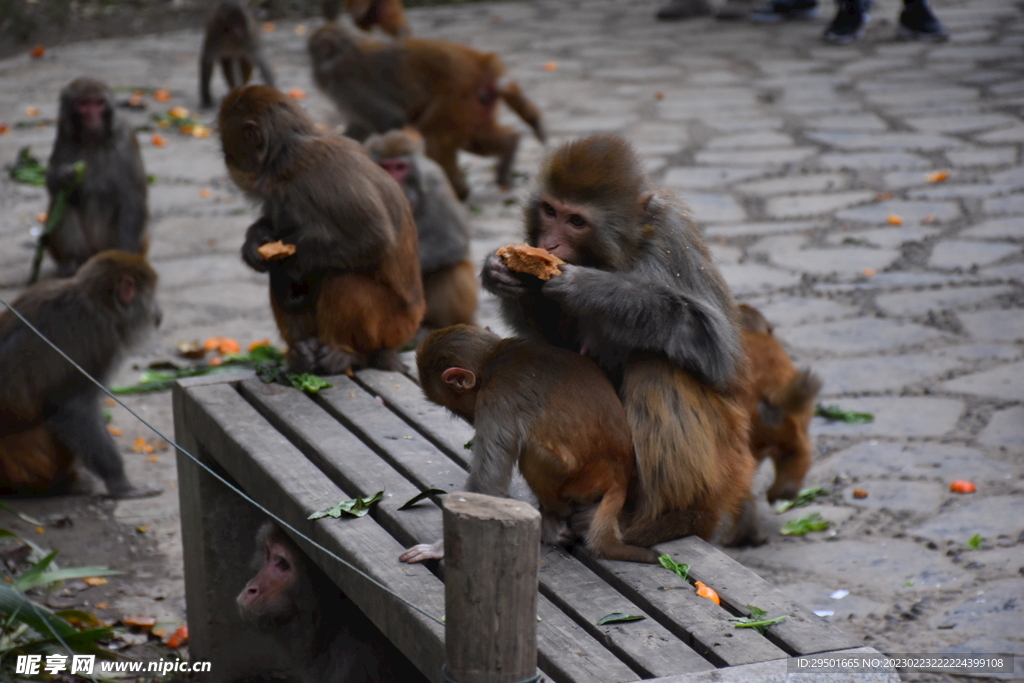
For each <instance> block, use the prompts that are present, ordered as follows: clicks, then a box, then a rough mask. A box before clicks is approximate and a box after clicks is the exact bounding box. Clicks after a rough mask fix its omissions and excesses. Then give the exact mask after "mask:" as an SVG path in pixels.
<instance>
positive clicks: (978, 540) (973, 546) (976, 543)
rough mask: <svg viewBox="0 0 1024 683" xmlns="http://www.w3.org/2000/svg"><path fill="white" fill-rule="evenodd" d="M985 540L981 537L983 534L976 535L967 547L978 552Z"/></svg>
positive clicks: (968, 542)
mask: <svg viewBox="0 0 1024 683" xmlns="http://www.w3.org/2000/svg"><path fill="white" fill-rule="evenodd" d="M984 540H985V539H983V538H982V537H981V534H974V535H973V536H971V538H970V540H969V541H967V547H968V548H970V549H971V550H977V549H978V548H980V547H981V544H982V542H983V541H984Z"/></svg>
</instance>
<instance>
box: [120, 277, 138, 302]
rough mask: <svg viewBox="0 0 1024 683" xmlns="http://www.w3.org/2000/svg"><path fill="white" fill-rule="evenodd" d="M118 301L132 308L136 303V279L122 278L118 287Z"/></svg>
mask: <svg viewBox="0 0 1024 683" xmlns="http://www.w3.org/2000/svg"><path fill="white" fill-rule="evenodd" d="M117 300H118V301H120V302H121V305H122V306H131V305H132V302H133V301H135V278H133V277H132V276H131V275H124V276H122V277H121V282H120V283H118V285H117Z"/></svg>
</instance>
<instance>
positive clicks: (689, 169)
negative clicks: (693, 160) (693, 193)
mask: <svg viewBox="0 0 1024 683" xmlns="http://www.w3.org/2000/svg"><path fill="white" fill-rule="evenodd" d="M761 174H762V171H761V170H760V169H757V168H734V167H730V166H719V167H704V166H673V167H671V168H669V169H668V171H666V173H665V177H664V178H663V179H662V181H661V184H662V185H664V186H665V187H668V188H669V189H673V190H675V189H681V190H708V189H713V188H718V187H722V186H723V185H728V184H730V183H733V182H736V181H738V180H746V179H747V178H756V177H758V176H760V175H761Z"/></svg>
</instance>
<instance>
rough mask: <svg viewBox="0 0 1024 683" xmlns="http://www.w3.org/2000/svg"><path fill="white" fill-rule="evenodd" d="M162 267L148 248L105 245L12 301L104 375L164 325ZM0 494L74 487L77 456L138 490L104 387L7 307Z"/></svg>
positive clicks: (0, 366) (118, 485)
mask: <svg viewBox="0 0 1024 683" xmlns="http://www.w3.org/2000/svg"><path fill="white" fill-rule="evenodd" d="M156 280H157V276H156V273H155V272H154V271H153V269H152V268H150V266H149V264H147V263H146V261H145V259H144V258H143V257H142V256H139V255H137V254H127V253H124V252H119V251H105V252H101V253H99V254H97V255H96V256H94V257H92V258H91V259H89V260H88V261H87V262H86V263H85V265H84V266H82V267H81V268H80V269H79V270H78V272H77V273H76V274H75V276H74V277H72V278H69V279H61V280H49V281H46V282H41V283H38V284H36V285H34V286H32V287H30V288H29V289H28V290H26V291H25V292H24V293H23V294H22V295H21V296H19V297H18V298H17V299H15V301H14V303H13V304H11V305H12V307H13V308H14V309H15V310H16V311H18V312H19V313H21V314H22V315H23V316H24V317H25V318H26V319H27V320H28V321H29V322H30V323H31V324H32V325H34V326H35V327H36V328H37V329H38V330H39V331H40V332H41V333H42V334H43V335H45V336H46V338H48V339H50V340H51V341H52V342H53V343H54V344H56V345H57V347H58V348H60V349H61V350H62V351H64V352H65V353H66V354H68V356H70V357H71V358H72V359H73V360H74V361H75V362H76V363H78V364H79V365H80V366H82V368H84V369H85V371H86V372H88V373H89V374H91V375H92V376H93V377H95V378H96V379H98V380H99V381H101V382H102V381H104V379H106V378H107V377H108V376H109V375H110V373H111V372H112V371H113V369H114V367H115V366H116V364H117V362H118V360H119V359H120V358H121V357H122V356H123V353H124V351H125V350H126V349H128V348H130V347H131V346H132V345H133V344H135V343H137V342H139V341H141V340H142V338H144V337H145V336H146V335H147V334H148V333H149V332H150V331H151V330H152V329H154V328H155V327H157V326H159V324H160V318H161V312H160V307H159V306H158V305H157V303H156V298H155V291H156ZM0 377H2V378H3V380H2V381H0V493H4V494H44V493H61V492H64V491H67V490H68V489H69V488H70V486H71V485H72V484H74V482H75V480H76V477H77V469H76V461H80V462H81V464H83V465H84V466H85V467H86V469H87V470H89V471H90V472H92V473H93V474H95V475H96V476H98V477H100V478H101V479H102V480H103V482H104V483H105V484H106V487H107V492H108V493H109V494H110V495H111V496H113V497H115V498H138V497H143V496H149V495H155V494H158V493H160V491H156V490H150V489H140V488H138V487H136V486H134V485H133V484H132V483H131V482H130V481H129V480H128V477H127V476H126V475H125V472H124V463H123V462H122V461H121V454H120V453H118V451H117V447H116V446H115V445H114V442H113V440H112V439H111V436H110V434H109V433H108V432H107V429H106V425H105V423H104V420H103V414H102V409H101V407H100V393H101V392H100V390H99V389H98V388H97V387H96V386H95V385H93V384H92V382H90V381H89V380H88V379H87V378H86V377H85V376H84V375H82V374H81V373H80V372H79V371H78V370H77V369H76V368H74V367H73V366H72V365H71V363H69V362H68V361H66V360H65V359H64V358H62V357H61V356H60V355H59V354H58V353H57V352H56V351H54V350H53V349H51V348H50V347H49V346H48V345H47V344H46V342H44V341H43V340H42V339H40V338H39V337H38V336H37V335H36V334H35V333H34V332H33V331H32V330H30V329H29V328H28V327H27V326H26V325H25V324H24V323H23V322H21V320H19V319H18V317H17V316H15V315H14V313H12V312H11V311H9V310H6V309H5V310H3V311H2V312H0Z"/></svg>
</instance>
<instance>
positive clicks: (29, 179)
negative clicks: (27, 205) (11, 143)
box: [7, 147, 46, 187]
mask: <svg viewBox="0 0 1024 683" xmlns="http://www.w3.org/2000/svg"><path fill="white" fill-rule="evenodd" d="M7 170H8V171H9V172H10V174H11V179H12V180H14V181H16V182H19V183H25V184H27V185H35V186H37V187H42V186H43V185H45V184H46V167H45V166H43V165H42V164H41V163H39V159H36V158H35V157H34V156H32V148H31V147H22V148H21V149H20V150H19V151H18V159H17V161H15V162H14V163H13V164H12V165H10V166H8V167H7Z"/></svg>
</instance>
